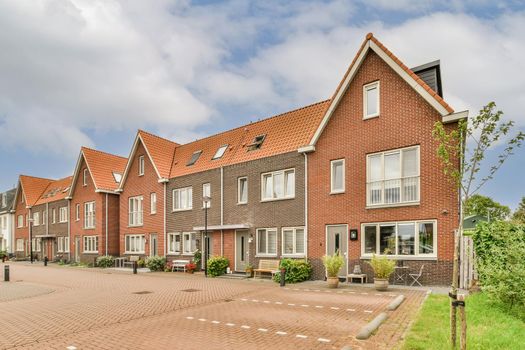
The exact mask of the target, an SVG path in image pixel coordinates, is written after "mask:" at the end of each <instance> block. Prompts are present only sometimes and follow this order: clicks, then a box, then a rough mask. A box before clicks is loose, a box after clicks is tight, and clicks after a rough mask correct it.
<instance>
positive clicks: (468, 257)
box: [459, 235, 478, 289]
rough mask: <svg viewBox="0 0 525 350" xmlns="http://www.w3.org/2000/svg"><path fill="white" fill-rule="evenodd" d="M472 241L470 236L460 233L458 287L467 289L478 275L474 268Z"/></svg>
mask: <svg viewBox="0 0 525 350" xmlns="http://www.w3.org/2000/svg"><path fill="white" fill-rule="evenodd" d="M474 259H475V253H474V243H473V242H472V237H470V236H464V235H461V236H460V238H459V288H462V289H468V288H470V284H471V283H472V280H473V279H477V278H478V275H477V273H476V269H475V268H474Z"/></svg>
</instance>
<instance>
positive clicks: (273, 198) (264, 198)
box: [261, 168, 296, 202]
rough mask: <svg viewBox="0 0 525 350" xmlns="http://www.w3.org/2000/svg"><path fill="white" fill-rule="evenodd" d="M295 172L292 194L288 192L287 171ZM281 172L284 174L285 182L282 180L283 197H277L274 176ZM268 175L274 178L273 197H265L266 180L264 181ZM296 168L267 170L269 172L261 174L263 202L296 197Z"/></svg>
mask: <svg viewBox="0 0 525 350" xmlns="http://www.w3.org/2000/svg"><path fill="white" fill-rule="evenodd" d="M290 172H291V173H293V177H294V187H293V193H292V194H289V193H286V189H287V187H288V186H287V183H286V182H287V177H286V174H287V173H290ZM279 174H282V176H283V182H282V186H283V197H276V196H275V181H274V178H275V176H276V175H279ZM266 176H271V178H272V181H271V182H272V197H270V198H268V197H265V192H266V187H265V186H266V182H265V181H264V179H265V177H266ZM295 180H296V179H295V168H290V169H283V170H277V171H270V172H267V173H263V174H261V202H269V201H278V200H284V199H293V198H295Z"/></svg>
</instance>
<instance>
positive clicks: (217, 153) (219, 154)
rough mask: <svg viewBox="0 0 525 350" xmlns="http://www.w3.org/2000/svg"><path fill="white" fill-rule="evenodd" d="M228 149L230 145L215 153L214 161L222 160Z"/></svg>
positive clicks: (220, 148) (223, 146)
mask: <svg viewBox="0 0 525 350" xmlns="http://www.w3.org/2000/svg"><path fill="white" fill-rule="evenodd" d="M227 148H228V145H222V146H221V147H219V149H218V150H217V152H215V155H214V156H213V158H212V159H219V158H222V156H223V155H224V152H226V149H227Z"/></svg>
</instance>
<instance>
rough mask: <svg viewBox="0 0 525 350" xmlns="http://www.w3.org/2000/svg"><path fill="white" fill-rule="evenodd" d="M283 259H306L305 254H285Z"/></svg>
mask: <svg viewBox="0 0 525 350" xmlns="http://www.w3.org/2000/svg"><path fill="white" fill-rule="evenodd" d="M281 257H282V258H290V259H304V258H305V255H304V254H283V255H282V256H281Z"/></svg>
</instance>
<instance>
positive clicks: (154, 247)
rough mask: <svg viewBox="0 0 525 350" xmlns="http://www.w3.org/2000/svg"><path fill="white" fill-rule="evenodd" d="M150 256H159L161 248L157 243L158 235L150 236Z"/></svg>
mask: <svg viewBox="0 0 525 350" xmlns="http://www.w3.org/2000/svg"><path fill="white" fill-rule="evenodd" d="M149 255H150V256H156V255H159V248H158V243H157V234H151V235H150V236H149Z"/></svg>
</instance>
